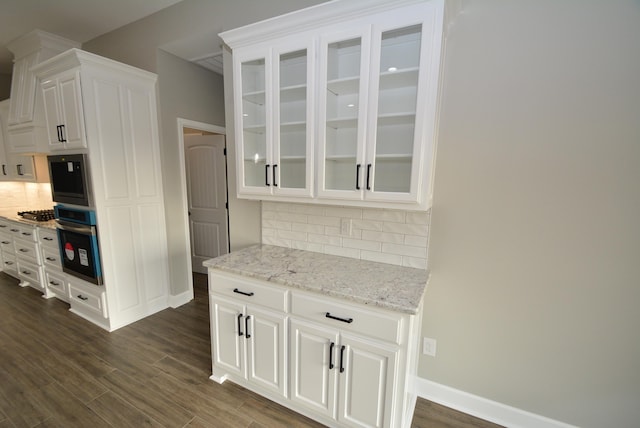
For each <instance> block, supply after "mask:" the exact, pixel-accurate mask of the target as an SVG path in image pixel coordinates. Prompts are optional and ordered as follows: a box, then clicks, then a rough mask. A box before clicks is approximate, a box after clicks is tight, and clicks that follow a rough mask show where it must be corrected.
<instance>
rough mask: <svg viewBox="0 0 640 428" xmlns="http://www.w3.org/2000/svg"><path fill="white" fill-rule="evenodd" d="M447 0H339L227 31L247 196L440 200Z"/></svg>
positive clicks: (374, 202)
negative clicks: (435, 196) (437, 159)
mask: <svg viewBox="0 0 640 428" xmlns="http://www.w3.org/2000/svg"><path fill="white" fill-rule="evenodd" d="M443 22H444V0H431V1H426V0H392V1H389V0H368V1H364V0H351V1H342V0H335V1H332V2H328V3H323V4H320V5H317V6H314V7H311V8H308V9H303V10H301V11H298V12H292V13H289V14H287V15H283V16H280V17H276V18H272V19H269V20H266V21H262V22H259V23H256V24H252V25H248V26H246V27H242V28H238V29H234V30H230V31H226V32H224V33H222V34H220V36H221V37H222V38H223V40H224V41H225V43H227V45H229V47H231V49H232V54H233V88H234V98H233V99H234V109H233V110H234V111H233V114H234V122H235V134H236V146H237V149H236V151H237V165H236V168H237V181H238V197H241V198H248V199H263V200H276V201H289V202H296V201H297V202H304V203H322V204H339V205H355V206H367V207H379V208H395V209H407V210H425V209H428V208H429V207H430V205H431V195H432V182H433V180H432V175H433V163H434V155H435V149H436V139H437V119H438V118H437V116H438V97H439V86H440V68H441V54H442V45H443V37H442V32H443Z"/></svg>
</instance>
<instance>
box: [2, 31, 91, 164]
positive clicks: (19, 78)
mask: <svg viewBox="0 0 640 428" xmlns="http://www.w3.org/2000/svg"><path fill="white" fill-rule="evenodd" d="M78 47H80V43H77V42H74V41H72V40H68V39H65V38H62V37H59V36H56V35H54V34H49V33H46V32H44V31H40V30H34V31H32V32H30V33H27V34H25V35H24V36H21V37H19V38H17V39H15V40H12V41H11V42H9V44H8V45H7V48H8V49H9V50H10V51H11V52H12V53H13V54H14V66H13V75H12V79H11V101H10V103H9V116H8V126H9V129H8V135H9V141H8V148H9V151H10V152H12V153H47V152H48V147H47V143H46V136H45V135H46V130H45V119H44V112H43V102H42V95H41V93H40V90H39V88H38V80H37V77H36V75H35V74H34V72H33V67H34V66H36V65H37V64H40V63H41V62H43V61H45V60H47V59H49V58H51V57H53V56H55V55H57V54H59V53H61V52H64V51H66V50H68V49H71V48H78Z"/></svg>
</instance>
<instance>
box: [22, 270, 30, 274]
mask: <svg viewBox="0 0 640 428" xmlns="http://www.w3.org/2000/svg"><path fill="white" fill-rule="evenodd" d="M22 273H23V274H25V275H31V272H29V271H28V270H25V269H23V270H22Z"/></svg>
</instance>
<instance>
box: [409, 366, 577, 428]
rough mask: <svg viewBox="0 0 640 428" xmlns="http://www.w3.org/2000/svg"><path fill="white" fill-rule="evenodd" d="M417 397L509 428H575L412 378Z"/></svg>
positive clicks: (434, 383)
mask: <svg viewBox="0 0 640 428" xmlns="http://www.w3.org/2000/svg"><path fill="white" fill-rule="evenodd" d="M414 385H415V389H416V393H417V394H418V396H419V397H421V398H424V399H425V400H429V401H433V402H434V403H438V404H442V405H443V406H446V407H450V408H452V409H455V410H459V411H461V412H464V413H466V414H469V415H472V416H476V417H478V418H481V419H484V420H486V421H489V422H493V423H496V424H498V425H502V426H505V427H509V428H576V427H575V426H574V425H569V424H566V423H564V422H560V421H556V420H553V419H549V418H547V417H544V416H540V415H537V414H535V413H530V412H527V411H524V410H520V409H517V408H515V407H511V406H507V405H506V404H502V403H498V402H497V401H492V400H488V399H486V398H483V397H479V396H477V395H473V394H469V393H468V392H464V391H460V390H458V389H455V388H451V387H449V386H446V385H442V384H439V383H436V382H432V381H430V380H427V379H423V378H419V377H416V378H415V383H414Z"/></svg>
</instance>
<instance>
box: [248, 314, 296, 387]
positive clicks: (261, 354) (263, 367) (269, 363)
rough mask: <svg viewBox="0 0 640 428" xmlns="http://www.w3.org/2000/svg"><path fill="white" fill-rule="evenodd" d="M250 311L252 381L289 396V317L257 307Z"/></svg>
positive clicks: (249, 351)
mask: <svg viewBox="0 0 640 428" xmlns="http://www.w3.org/2000/svg"><path fill="white" fill-rule="evenodd" d="M247 312H248V314H249V315H248V317H249V321H248V322H247V323H246V324H245V325H247V326H248V330H247V332H245V336H246V335H247V334H249V338H248V339H247V344H248V348H247V354H248V362H249V367H248V373H247V375H248V379H249V381H251V382H254V383H256V384H259V385H260V386H262V387H265V388H268V389H270V390H272V391H274V392H277V393H279V394H280V395H282V396H286V376H285V367H286V365H285V364H286V362H285V358H286V351H285V343H286V340H285V322H286V321H285V318H284V316H283V315H278V314H275V313H271V312H269V311H264V310H259V309H256V308H254V307H249V308H247Z"/></svg>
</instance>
